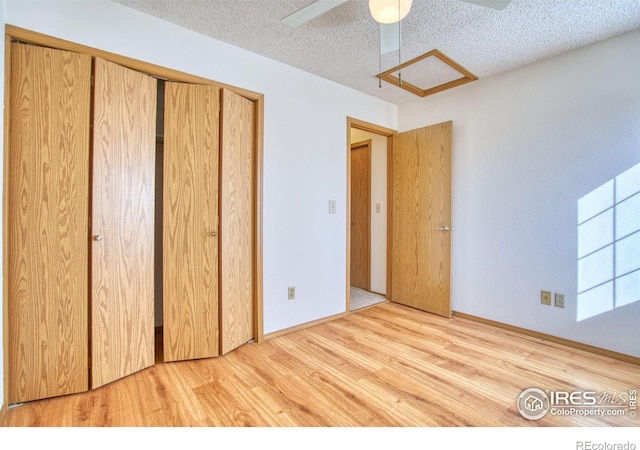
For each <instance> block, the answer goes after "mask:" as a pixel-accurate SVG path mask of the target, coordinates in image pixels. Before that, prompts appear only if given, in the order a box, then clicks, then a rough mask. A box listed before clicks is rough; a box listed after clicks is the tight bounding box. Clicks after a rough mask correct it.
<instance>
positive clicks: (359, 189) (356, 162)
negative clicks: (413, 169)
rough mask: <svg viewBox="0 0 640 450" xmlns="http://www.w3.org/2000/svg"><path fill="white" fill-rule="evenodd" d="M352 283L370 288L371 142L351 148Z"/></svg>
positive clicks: (352, 284)
mask: <svg viewBox="0 0 640 450" xmlns="http://www.w3.org/2000/svg"><path fill="white" fill-rule="evenodd" d="M350 205H351V259H350V260H351V263H350V265H351V268H350V273H351V286H355V287H357V288H360V289H365V290H367V291H368V290H370V289H371V144H370V142H365V143H360V144H354V145H353V146H352V147H351V198H350Z"/></svg>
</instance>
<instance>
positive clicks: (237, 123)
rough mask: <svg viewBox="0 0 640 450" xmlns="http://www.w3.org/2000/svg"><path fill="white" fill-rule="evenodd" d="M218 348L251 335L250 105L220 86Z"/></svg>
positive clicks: (253, 121)
mask: <svg viewBox="0 0 640 450" xmlns="http://www.w3.org/2000/svg"><path fill="white" fill-rule="evenodd" d="M221 121H222V124H221V130H222V132H221V139H220V141H221V144H220V145H221V148H222V150H221V151H222V155H221V158H220V159H221V163H220V164H221V168H220V173H221V177H220V191H221V194H220V199H221V201H220V233H221V236H222V237H221V240H222V242H221V246H220V248H221V257H220V283H221V286H220V292H221V294H220V314H221V320H220V328H221V329H220V353H221V354H223V355H224V354H226V353H228V352H230V351H231V350H233V349H235V348H237V347H239V346H241V345H243V344H246V343H247V342H248V341H250V340H251V339H253V338H255V323H254V322H255V321H254V273H255V272H254V266H253V261H254V251H255V234H254V233H255V230H254V228H253V223H254V214H255V213H254V210H255V199H254V195H253V182H252V181H251V180H254V179H255V176H254V175H255V174H254V170H255V161H254V149H255V126H256V119H255V105H254V103H253V102H252V101H250V100H247V99H246V98H244V97H242V96H240V95H238V94H236V93H234V92H231V91H230V90H228V89H223V90H222V117H221Z"/></svg>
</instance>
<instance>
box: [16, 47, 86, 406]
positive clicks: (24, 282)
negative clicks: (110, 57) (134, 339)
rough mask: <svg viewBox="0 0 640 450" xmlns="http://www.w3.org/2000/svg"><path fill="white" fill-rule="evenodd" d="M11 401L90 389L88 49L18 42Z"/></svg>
mask: <svg viewBox="0 0 640 450" xmlns="http://www.w3.org/2000/svg"><path fill="white" fill-rule="evenodd" d="M10 77H11V78H10V83H11V93H10V99H8V100H9V101H10V118H9V135H10V143H9V145H10V149H9V152H10V155H11V157H10V158H9V170H8V174H9V186H10V187H9V193H8V214H9V229H8V236H9V238H8V242H7V245H9V262H8V265H9V278H8V280H7V281H8V284H9V288H8V293H9V294H8V295H9V299H8V302H9V307H8V310H9V346H8V348H9V351H8V353H9V363H8V365H9V379H8V382H9V398H8V399H7V400H8V402H9V403H17V402H25V401H29V400H36V399H40V398H46V397H55V396H59V395H65V394H71V393H75V392H81V391H85V390H87V389H88V379H89V376H88V375H89V374H88V356H89V354H88V352H89V337H88V289H87V287H88V218H89V133H90V127H89V125H90V121H89V117H90V105H91V82H90V81H91V58H90V57H89V56H86V55H80V54H77V53H71V52H64V51H60V50H54V49H50V48H43V47H37V46H32V45H24V44H16V43H13V44H11V76H10Z"/></svg>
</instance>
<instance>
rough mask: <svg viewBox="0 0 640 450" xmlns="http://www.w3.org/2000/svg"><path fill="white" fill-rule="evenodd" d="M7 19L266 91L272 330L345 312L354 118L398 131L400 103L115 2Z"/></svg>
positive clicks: (70, 4)
mask: <svg viewBox="0 0 640 450" xmlns="http://www.w3.org/2000/svg"><path fill="white" fill-rule="evenodd" d="M3 22H6V23H7V24H11V25H15V26H18V27H22V28H26V29H30V30H33V31H37V32H40V33H43V34H47V35H50V36H54V37H58V38H62V39H66V40H69V41H72V42H76V43H79V44H83V45H87V46H90V47H94V48H98V49H102V50H106V51H110V52H113V53H117V54H121V55H124V56H128V57H132V58H136V59H139V60H142V61H147V62H150V63H154V64H158V65H160V66H165V67H169V68H173V69H176V70H180V71H183V72H188V73H192V74H195V75H199V76H203V77H206V78H209V79H212V80H216V81H219V82H221V83H226V84H230V85H233V86H237V87H240V88H244V89H249V90H253V91H256V92H260V93H263V94H264V95H265V121H264V132H265V133H264V199H263V207H264V218H263V220H264V222H263V223H264V260H263V265H264V331H265V333H271V332H274V331H278V330H281V329H285V328H288V327H292V326H295V325H299V324H302V323H306V322H310V321H313V320H317V319H321V318H324V317H328V316H331V315H335V314H339V313H342V312H344V311H345V305H346V298H345V295H346V277H345V274H346V251H345V248H346V231H345V230H346V226H345V224H346V196H347V193H346V158H345V143H346V136H347V134H346V133H347V117H348V116H349V117H355V118H357V119H360V120H364V121H367V122H371V123H375V124H377V125H380V126H383V127H388V128H396V126H397V122H396V120H397V107H396V106H395V105H391V104H389V103H386V102H383V101H380V100H378V99H375V98H373V97H370V96H367V95H364V94H362V93H359V92H356V91H354V90H351V89H348V88H345V87H342V86H340V85H338V84H336V83H333V82H330V81H327V80H324V79H321V78H319V77H316V76H313V75H310V74H308V73H305V72H302V71H300V70H297V69H294V68H291V67H289V66H285V65H283V64H280V63H277V62H275V61H273V60H269V59H266V58H263V57H260V56H258V55H256V54H253V53H250V52H246V51H243V50H240V49H238V48H236V47H233V46H231V45H227V44H224V43H221V42H219V41H216V40H213V39H210V38H208V37H205V36H203V35H200V34H197V33H194V32H191V31H188V30H186V29H183V28H180V27H178V26H175V25H172V24H169V23H168V22H164V21H161V20H158V19H155V18H153V17H151V16H147V15H145V14H142V13H139V12H137V11H134V10H132V9H129V8H126V7H124V6H122V5H119V4H115V3H112V2H109V1H103V0H97V1H64V0H62V1H59V0H51V1H47V2H43V1H26V0H20V1H15V0H7V2H6V16H5V20H4V21H3ZM2 73H4V69H2V70H0V74H2ZM374 82H375V81H374ZM0 95H1V94H0ZM1 123H2V121H1V120H0V124H1ZM0 173H1V171H0ZM330 199H335V200H337V214H335V215H329V214H328V201H329V200H330ZM291 285H295V286H296V299H295V300H293V301H291V300H287V286H291ZM0 351H1V346H0Z"/></svg>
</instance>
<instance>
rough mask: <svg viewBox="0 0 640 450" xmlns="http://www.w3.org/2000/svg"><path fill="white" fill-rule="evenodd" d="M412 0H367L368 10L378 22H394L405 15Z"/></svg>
mask: <svg viewBox="0 0 640 450" xmlns="http://www.w3.org/2000/svg"><path fill="white" fill-rule="evenodd" d="M412 3H413V0H369V12H370V13H371V16H372V17H373V18H374V19H375V20H376V22H379V23H396V22H400V21H401V20H402V19H404V18H405V17H407V14H409V10H410V9H411V4H412Z"/></svg>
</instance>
